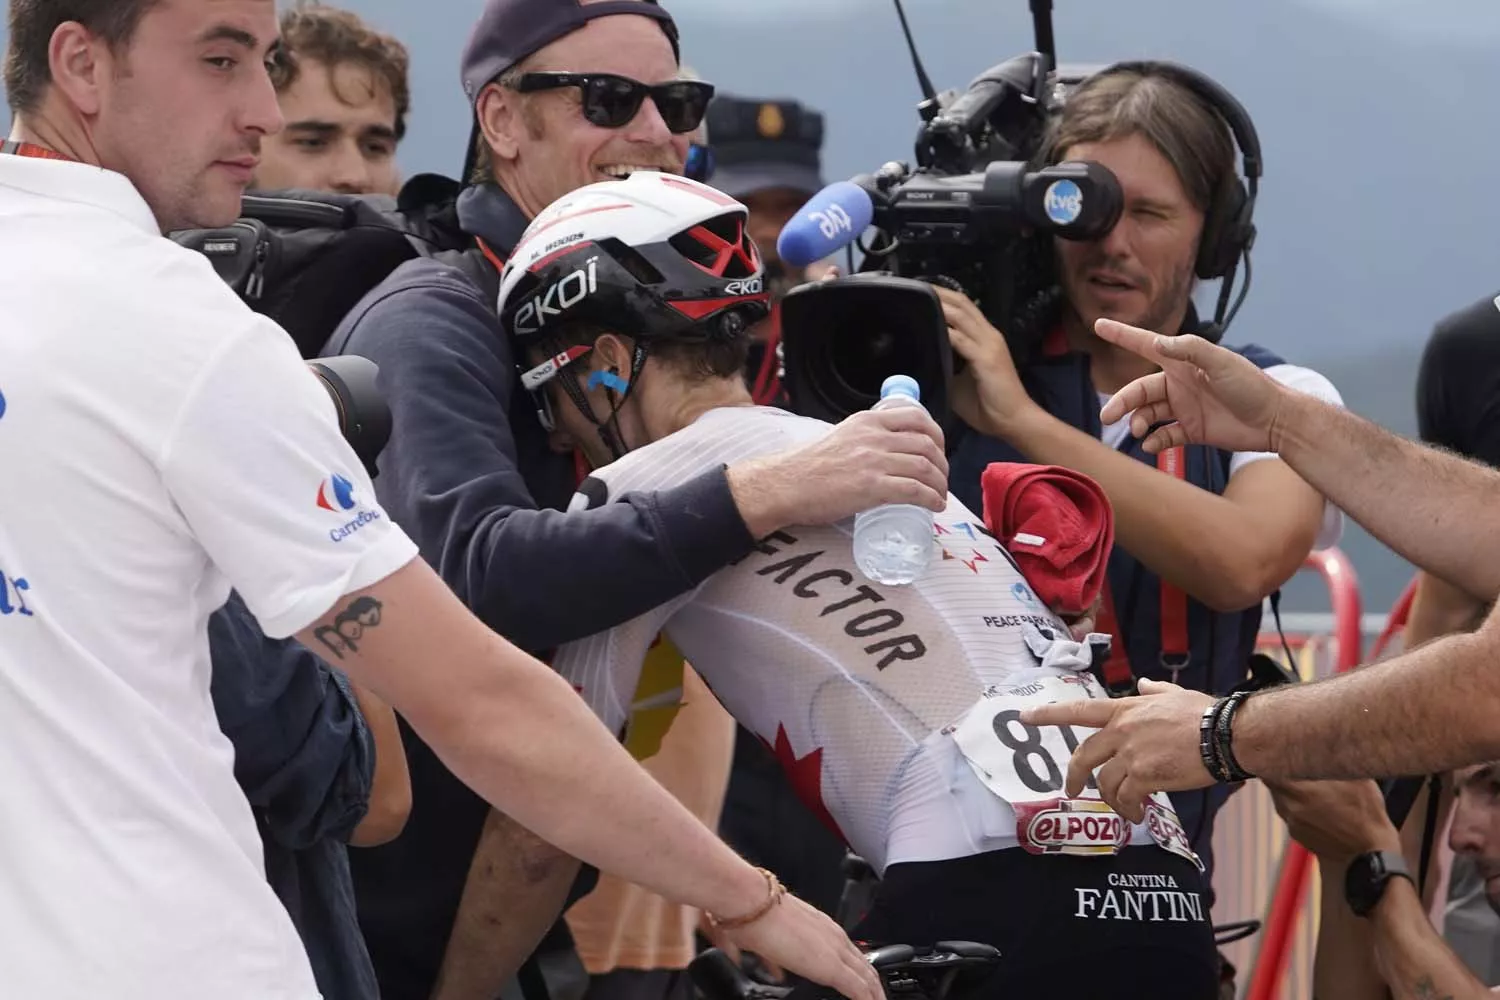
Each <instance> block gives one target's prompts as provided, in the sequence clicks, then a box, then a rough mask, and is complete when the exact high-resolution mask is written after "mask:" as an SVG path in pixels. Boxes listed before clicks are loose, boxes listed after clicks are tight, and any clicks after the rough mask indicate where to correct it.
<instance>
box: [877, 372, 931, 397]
mask: <svg viewBox="0 0 1500 1000" xmlns="http://www.w3.org/2000/svg"><path fill="white" fill-rule="evenodd" d="M897 395H900V396H910V397H911V398H912V399H915V400H917V401H918V402H921V400H922V387H921V386H919V385H918V384H917V380H916V379H914V378H912V377H911V376H910V375H891V376H889V377H887V378H886V380H885V381H884V382H882V383H880V398H881V399H888V398H890V397H891V396H897Z"/></svg>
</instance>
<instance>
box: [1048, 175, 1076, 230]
mask: <svg viewBox="0 0 1500 1000" xmlns="http://www.w3.org/2000/svg"><path fill="white" fill-rule="evenodd" d="M1042 207H1043V208H1044V209H1045V210H1046V212H1047V218H1049V219H1051V220H1052V221H1053V222H1055V223H1057V224H1058V225H1059V226H1070V225H1072V224H1073V223H1075V222H1077V221H1078V217H1079V216H1080V215H1082V214H1083V191H1082V190H1080V189H1079V187H1078V185H1077V184H1075V183H1074V182H1073V181H1070V180H1067V179H1063V180H1060V181H1053V182H1052V183H1051V184H1050V185H1048V186H1047V197H1046V199H1045V200H1044V201H1043V202H1042Z"/></svg>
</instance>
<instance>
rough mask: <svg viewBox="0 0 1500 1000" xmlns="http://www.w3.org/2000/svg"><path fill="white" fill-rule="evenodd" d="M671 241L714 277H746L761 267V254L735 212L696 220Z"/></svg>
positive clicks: (679, 250) (673, 246)
mask: <svg viewBox="0 0 1500 1000" xmlns="http://www.w3.org/2000/svg"><path fill="white" fill-rule="evenodd" d="M670 242H671V244H672V248H673V249H674V250H676V251H677V252H678V253H680V254H682V255H683V256H684V257H686V258H687V259H688V260H690V261H692V262H693V263H694V264H696V265H698V267H700V268H702V269H703V270H705V271H707V272H708V273H709V274H711V275H713V276H714V277H716V278H728V279H733V278H749V277H751V276H752V275H754V274H755V273H756V272H758V271H759V270H760V254H759V253H758V252H757V251H756V248H755V244H754V243H753V242H752V241H751V240H750V236H749V234H748V233H746V232H745V220H744V217H743V216H741V215H739V214H738V213H728V214H725V215H720V216H717V217H716V218H713V219H709V220H708V221H707V222H702V223H699V224H698V225H696V226H694V227H693V228H691V229H687V230H684V231H683V232H680V233H678V234H677V235H676V236H674V237H672V239H671V241H670Z"/></svg>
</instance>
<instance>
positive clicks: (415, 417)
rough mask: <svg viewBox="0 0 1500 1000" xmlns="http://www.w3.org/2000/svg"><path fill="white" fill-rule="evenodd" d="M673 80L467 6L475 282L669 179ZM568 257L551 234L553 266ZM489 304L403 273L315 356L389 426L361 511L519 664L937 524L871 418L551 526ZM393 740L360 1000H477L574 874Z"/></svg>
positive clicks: (628, 58) (613, 22)
mask: <svg viewBox="0 0 1500 1000" xmlns="http://www.w3.org/2000/svg"><path fill="white" fill-rule="evenodd" d="M678 77H679V61H678V51H677V32H676V28H675V25H674V22H673V21H672V18H671V16H670V15H669V14H668V13H667V12H666V11H665V10H664V9H662V8H661V7H660V6H658V5H657V4H656V3H654V2H646V0H600V2H592V3H581V4H580V3H579V2H577V0H489V2H488V3H487V4H486V5H485V8H484V11H483V13H482V14H481V16H480V18H479V21H478V23H477V24H476V26H475V29H474V32H473V34H472V36H471V39H470V42H469V45H468V47H467V50H466V52H465V54H464V57H463V63H462V78H463V81H464V86H465V92H466V94H467V96H468V98H469V100H470V102H471V106H472V108H473V112H474V115H475V120H476V128H475V136H474V143H473V148H472V150H471V153H470V156H471V166H472V169H466V171H465V173H466V175H467V176H468V177H469V179H470V181H471V183H470V185H469V186H468V187H467V188H466V189H465V190H464V191H463V193H462V194H461V195H460V196H459V200H458V204H457V213H458V219H459V222H460V224H461V225H462V227H463V229H464V231H465V232H466V233H468V234H470V235H471V236H472V237H473V238H474V239H475V240H476V241H477V242H478V243H479V245H480V246H481V247H483V248H484V249H485V251H486V253H487V254H488V255H489V257H490V259H491V260H492V262H493V263H495V264H497V265H498V264H499V263H500V261H501V259H502V258H503V257H504V256H505V255H506V254H508V253H509V252H510V250H511V248H512V247H513V246H514V245H515V244H516V242H517V241H518V240H519V239H520V237H521V234H522V233H523V232H524V231H525V229H526V228H527V225H528V223H529V220H530V219H531V218H532V217H533V216H534V215H535V213H536V212H538V211H540V210H541V209H542V208H544V207H545V206H546V205H548V204H550V203H551V202H553V201H554V200H556V199H557V198H559V197H562V196H564V195H566V194H568V193H569V192H570V191H572V190H575V189H577V188H578V187H581V186H583V185H586V184H590V183H593V182H595V181H599V180H604V179H608V178H612V177H619V176H622V175H624V174H627V173H629V172H630V171H632V170H639V169H646V168H659V169H662V170H665V171H669V172H672V173H677V174H680V173H681V172H682V170H683V165H684V158H685V156H686V154H687V147H688V141H689V136H690V134H691V133H692V132H693V131H694V130H695V129H696V128H697V127H698V125H699V124H700V122H701V121H702V119H703V115H704V112H705V110H706V108H707V106H708V102H709V99H710V98H711V96H712V93H713V91H712V88H711V87H710V86H708V85H706V84H704V83H701V82H697V81H690V80H681V79H679V78H678ZM571 236H572V233H571V232H570V231H569V228H568V227H567V226H559V231H558V232H557V234H556V238H557V239H558V240H559V241H561V242H560V246H565V245H566V242H567V240H568V239H569V238H570V237H571ZM497 272H498V267H497ZM494 281H495V284H494V286H493V287H490V288H483V287H480V285H479V284H478V283H477V280H476V278H475V277H473V276H470V275H468V274H465V273H461V272H460V271H458V270H457V269H455V268H450V267H447V266H444V265H442V264H439V263H436V262H434V261H430V260H417V261H413V262H410V263H408V264H405V265H403V266H402V267H400V268H398V269H397V270H396V271H395V272H393V273H392V274H391V276H390V277H389V278H388V279H387V280H386V281H385V282H383V283H382V284H381V285H380V286H378V287H377V288H376V289H374V290H373V291H372V292H371V293H370V294H369V295H368V296H366V297H365V299H364V300H363V301H362V302H361V303H360V304H359V306H358V307H356V308H355V309H354V310H353V312H351V313H350V315H349V316H348V317H346V319H345V321H344V322H343V323H342V324H341V325H340V328H339V329H338V330H337V331H336V332H335V333H334V335H333V337H332V339H331V340H330V342H329V346H328V347H327V348H326V353H345V352H347V353H351V354H358V355H362V356H365V357H368V358H370V359H371V360H372V361H374V362H375V363H376V364H378V365H379V366H380V379H379V384H380V388H381V390H382V391H383V392H384V394H385V395H386V398H387V399H388V401H389V404H390V410H391V418H392V429H391V435H390V442H389V444H388V446H387V447H386V449H385V451H384V452H383V453H382V455H381V458H380V466H379V467H380V477H379V487H378V493H379V496H380V498H381V500H382V503H383V504H384V505H385V506H386V508H387V509H388V510H389V511H390V513H391V516H392V517H393V518H394V519H395V521H396V522H397V523H398V524H400V525H402V526H403V527H404V528H405V530H407V531H409V532H410V533H411V534H412V536H413V537H414V539H415V540H416V541H417V543H418V544H419V546H420V547H421V550H422V554H423V555H424V556H425V558H426V559H427V560H428V562H430V563H431V564H432V565H433V566H434V567H436V568H437V569H438V571H439V572H440V573H441V574H442V576H443V578H444V579H445V580H446V581H447V583H448V584H449V586H450V587H451V588H453V590H454V591H455V592H456V593H457V594H458V596H459V598H460V599H461V600H462V601H463V602H464V603H465V604H466V605H467V606H468V607H470V608H471V609H472V610H473V611H474V612H475V613H476V614H477V615H478V616H479V617H480V618H481V619H482V620H483V621H484V622H485V623H486V624H488V625H489V626H490V627H491V628H493V629H494V630H495V631H496V632H498V633H499V634H500V635H503V636H505V637H507V638H508V639H510V640H511V641H513V642H515V643H517V644H518V645H520V646H521V647H522V648H524V649H527V650H531V651H534V652H536V653H538V654H545V653H546V652H547V651H548V650H550V649H552V648H554V647H556V646H557V645H559V644H561V643H563V642H566V641H569V640H572V639H578V638H581V637H583V636H586V635H590V634H593V633H595V632H598V631H601V630H603V629H605V628H608V627H610V626H612V625H614V624H617V623H619V622H621V621H624V620H627V619H628V618H630V617H631V616H633V615H635V614H638V613H640V612H642V611H645V610H647V609H649V608H651V607H654V606H656V605H657V604H660V603H662V602H663V601H666V600H669V599H671V598H672V597H674V596H676V595H678V594H680V593H683V592H685V591H687V590H688V589H690V588H691V587H693V586H695V585H696V584H697V583H699V582H701V581H702V580H704V579H705V578H707V577H708V576H709V575H710V574H712V573H713V572H715V571H716V570H718V569H720V568H722V567H723V566H726V565H729V564H730V563H731V562H733V561H734V560H736V559H740V558H742V557H744V556H746V555H748V554H749V553H750V552H751V551H752V548H753V546H754V545H755V542H756V539H758V538H762V537H764V536H766V535H767V534H769V533H770V532H771V531H774V530H776V529H777V528H779V527H781V526H784V525H786V524H788V523H790V522H791V521H792V520H793V519H795V520H797V521H799V522H802V521H808V520H811V521H814V522H818V523H827V522H832V521H837V520H839V519H841V518H843V517H846V516H849V515H852V514H853V513H855V512H856V511H860V510H865V509H868V508H870V507H872V506H875V505H877V504H880V503H883V502H887V501H890V500H893V499H902V500H905V501H910V502H917V503H921V504H924V505H926V506H929V507H932V508H934V509H939V508H940V507H941V505H942V492H943V489H944V487H945V484H946V477H947V463H946V460H945V459H944V457H943V455H942V453H941V444H940V439H941V433H940V431H939V430H938V429H937V428H936V426H935V425H934V424H933V422H932V421H931V420H930V419H927V418H925V417H922V416H921V415H919V419H913V418H910V417H903V418H902V419H895V416H896V414H895V413H894V412H887V413H872V414H861V415H858V416H856V417H855V418H852V419H851V420H850V421H848V422H846V424H845V425H844V426H842V427H841V428H840V429H839V430H838V431H837V432H835V434H834V435H833V436H832V437H831V438H829V439H828V440H827V441H826V442H823V443H820V444H819V445H817V446H815V447H811V448H803V449H800V450H797V451H789V452H787V453H784V454H781V455H777V456H771V457H768V458H766V459H763V460H755V461H752V462H746V463H741V464H737V465H735V466H732V467H730V468H728V469H727V470H725V469H714V470H712V471H710V472H708V473H706V474H704V475H702V476H699V477H697V478H695V479H694V480H692V481H691V482H688V483H686V484H683V485H681V486H679V487H675V488H673V489H670V490H663V491H659V492H652V493H640V494H637V495H635V496H632V497H631V498H629V502H627V503H621V504H613V505H611V506H610V507H609V508H608V509H603V510H598V511H591V512H589V513H588V514H586V515H584V516H578V517H569V516H566V515H565V514H564V513H563V512H562V508H563V507H565V506H566V504H567V502H568V500H569V498H570V496H571V494H572V491H573V489H574V487H575V486H576V484H577V481H578V478H579V476H578V468H577V466H576V465H575V462H574V459H573V457H572V451H573V448H572V445H571V442H569V441H568V439H567V437H566V435H564V434H563V433H562V432H561V430H560V429H559V428H557V427H556V426H555V424H554V422H553V421H552V419H551V416H550V411H548V410H546V409H545V401H544V400H539V399H535V398H533V397H532V396H531V394H529V393H527V392H526V391H524V389H523V386H522V385H521V381H520V378H519V374H518V370H517V363H516V359H515V356H514V352H513V349H512V346H511V344H510V343H509V341H508V339H507V336H506V334H505V332H504V331H502V330H501V329H500V328H499V326H498V323H497V319H496V315H495V294H496V290H497V289H498V273H496V274H495V276H494ZM610 374H611V377H612V378H618V379H622V380H628V379H630V378H632V377H634V375H635V373H634V372H631V371H620V372H616V373H610ZM548 508H551V509H548ZM404 735H405V737H406V745H407V752H408V760H409V762H410V768H411V774H412V785H413V799H414V803H413V809H412V815H411V818H410V820H409V821H408V823H407V826H406V829H405V830H404V831H403V833H402V835H401V836H400V837H398V838H397V839H396V840H395V841H393V842H392V843H390V844H388V845H384V846H382V847H379V848H374V849H372V850H370V851H363V852H361V853H360V855H359V857H358V858H356V859H354V867H355V879H356V886H357V892H358V894H359V902H360V919H361V925H362V927H363V928H364V931H365V935H366V939H367V940H368V941H369V944H370V950H371V953H372V955H373V956H374V958H375V962H376V967H377V975H378V976H379V978H380V986H381V991H382V995H383V996H384V997H385V998H386V1000H407V998H421V1000H427V998H428V997H429V996H430V995H432V993H433V988H434V983H435V982H438V983H439V986H440V989H441V992H440V995H441V996H444V997H460V996H461V997H468V996H474V997H485V998H489V997H493V996H494V995H495V994H496V993H498V992H499V990H500V988H501V987H502V985H503V984H504V983H505V982H506V981H507V979H508V977H509V976H510V975H511V974H512V973H514V971H515V969H516V966H517V964H519V962H520V960H521V959H522V958H524V957H525V956H526V955H527V954H529V953H530V952H531V951H532V949H533V948H534V947H535V945H536V941H537V938H538V936H539V935H540V934H541V933H542V931H544V930H545V929H546V928H547V927H548V925H549V924H552V923H553V921H554V920H555V918H556V916H557V915H558V913H559V912H560V911H561V909H562V907H563V905H564V901H565V898H566V896H567V891H568V888H569V886H570V885H571V884H572V882H573V873H574V871H575V868H576V865H575V864H574V863H573V862H572V861H571V859H567V858H565V857H564V856H563V855H561V854H560V853H559V852H558V851H557V850H556V849H554V848H553V847H551V846H549V845H547V844H546V843H544V842H542V841H541V840H540V839H539V838H538V837H536V836H535V835H534V834H533V833H531V832H530V831H528V830H526V829H524V828H523V827H522V826H521V825H520V824H516V823H511V822H509V821H507V820H506V819H505V818H504V817H502V816H500V815H499V814H493V815H492V814H490V810H489V807H488V806H487V805H486V803H485V802H484V800H482V799H481V798H479V797H478V796H476V795H474V794H473V793H472V792H471V791H469V790H468V789H467V788H465V787H463V785H462V784H461V783H460V782H459V781H457V780H456V779H455V778H454V776H453V775H452V774H450V773H449V771H448V768H447V766H446V764H445V763H444V762H443V761H441V760H440V759H439V758H438V757H437V756H436V755H435V754H434V752H433V749H432V748H430V747H428V746H427V745H426V744H425V742H424V741H423V740H422V739H421V738H420V737H419V736H418V735H417V734H416V733H415V732H413V731H411V730H406V731H405V732H404ZM521 893H524V894H525V895H526V898H527V899H528V900H529V901H528V902H526V903H524V904H521V903H518V902H517V895H518V894H521ZM563 933H565V929H564V931H563ZM445 953H446V959H445V957H444V956H445Z"/></svg>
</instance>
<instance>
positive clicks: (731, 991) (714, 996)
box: [688, 941, 1000, 1000]
mask: <svg viewBox="0 0 1500 1000" xmlns="http://www.w3.org/2000/svg"><path fill="white" fill-rule="evenodd" d="M865 959H866V960H867V961H868V962H869V963H870V964H871V965H872V966H874V967H875V970H876V971H877V972H878V973H879V974H880V979H881V985H882V986H883V987H884V988H885V993H886V996H888V997H895V996H899V997H926V998H929V1000H943V998H944V997H946V996H947V995H948V992H949V991H950V990H951V989H952V987H953V986H954V985H955V983H957V981H958V980H959V978H961V977H963V978H967V977H968V976H975V977H979V976H982V975H983V974H985V973H988V972H989V971H990V970H992V969H993V968H994V967H995V966H996V965H998V964H999V963H1000V951H999V949H997V948H994V947H992V946H991V945H987V944H979V943H977V942H974V941H939V942H938V943H937V944H935V945H932V946H931V947H924V948H918V947H915V946H913V945H909V944H888V945H883V946H881V947H879V948H874V949H870V950H867V951H866V952H865ZM688 976H689V977H691V979H692V980H693V983H694V985H696V986H697V987H698V989H699V990H701V991H702V992H703V995H704V996H705V997H706V998H707V1000H786V998H788V997H790V996H791V995H792V994H793V993H795V994H797V996H796V997H792V1000H798V998H806V1000H813V998H826V997H833V996H837V994H835V993H832V992H831V991H829V990H827V989H826V988H824V987H818V986H772V985H769V984H766V983H758V982H756V981H755V980H753V979H751V978H750V977H749V976H748V975H746V974H745V971H744V970H743V969H741V968H740V967H739V966H737V965H736V964H735V963H733V962H731V961H730V960H729V956H728V955H726V954H724V953H723V952H722V951H720V950H719V949H718V948H709V949H708V950H707V951H705V952H703V953H702V954H700V955H698V956H697V957H696V958H694V959H693V960H692V962H690V963H689V964H688Z"/></svg>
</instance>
